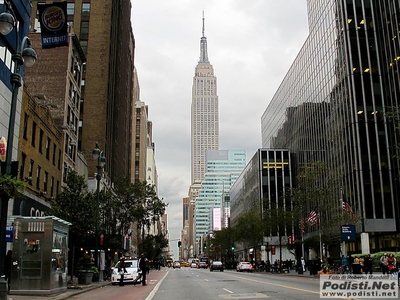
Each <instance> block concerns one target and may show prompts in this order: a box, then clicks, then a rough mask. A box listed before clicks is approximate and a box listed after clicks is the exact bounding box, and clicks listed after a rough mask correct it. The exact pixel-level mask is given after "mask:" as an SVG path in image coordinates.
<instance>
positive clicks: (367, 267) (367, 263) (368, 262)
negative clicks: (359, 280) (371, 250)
mask: <svg viewBox="0 0 400 300" xmlns="http://www.w3.org/2000/svg"><path fill="white" fill-rule="evenodd" d="M364 273H365V274H368V273H369V274H372V257H371V254H368V255H367V256H365V258H364Z"/></svg>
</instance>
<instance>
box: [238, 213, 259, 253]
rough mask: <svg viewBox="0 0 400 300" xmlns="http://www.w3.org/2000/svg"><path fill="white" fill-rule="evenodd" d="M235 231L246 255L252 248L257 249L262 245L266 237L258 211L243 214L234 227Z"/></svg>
mask: <svg viewBox="0 0 400 300" xmlns="http://www.w3.org/2000/svg"><path fill="white" fill-rule="evenodd" d="M234 231H235V233H236V238H237V241H238V242H240V243H241V244H242V245H243V247H244V249H245V252H246V254H247V253H248V250H249V249H250V248H254V249H257V247H258V246H260V245H261V242H262V238H263V235H264V228H263V224H262V219H261V215H260V213H259V212H258V211H256V210H250V211H248V212H245V213H244V214H242V215H241V216H240V217H239V219H238V221H237V224H236V225H235V227H234ZM255 257H256V255H255V253H254V258H255Z"/></svg>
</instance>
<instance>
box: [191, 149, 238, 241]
mask: <svg viewBox="0 0 400 300" xmlns="http://www.w3.org/2000/svg"><path fill="white" fill-rule="evenodd" d="M245 166H246V152H245V151H244V150H209V151H207V172H206V173H205V175H204V180H203V182H202V184H201V188H200V190H199V193H198V195H197V198H196V206H195V209H194V238H195V239H196V241H199V240H200V239H201V238H202V236H203V235H204V234H210V233H212V231H210V228H211V229H212V228H213V226H212V219H211V218H210V213H212V209H213V208H219V209H221V208H222V206H223V201H224V198H223V197H224V196H225V192H226V191H229V189H230V188H231V186H232V185H233V183H234V182H235V181H236V179H237V178H238V177H239V175H240V173H241V172H242V171H243V169H244V168H245ZM218 222H219V228H220V227H221V219H220V217H219V218H218Z"/></svg>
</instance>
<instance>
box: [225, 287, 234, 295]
mask: <svg viewBox="0 0 400 300" xmlns="http://www.w3.org/2000/svg"><path fill="white" fill-rule="evenodd" d="M223 290H224V291H226V292H228V293H231V294H233V292H232V291H230V290H228V289H226V288H223Z"/></svg>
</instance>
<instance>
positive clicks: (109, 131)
mask: <svg viewBox="0 0 400 300" xmlns="http://www.w3.org/2000/svg"><path fill="white" fill-rule="evenodd" d="M45 2H50V1H32V12H33V13H32V19H31V27H32V28H35V29H37V30H38V31H39V30H40V28H38V25H39V23H38V20H37V15H36V14H35V12H36V11H37V5H38V3H45ZM131 8H132V5H131V1H129V0H128V1H109V0H95V1H93V0H68V1H67V21H68V25H69V30H70V32H71V33H74V34H75V35H76V37H77V38H78V40H79V43H80V46H81V49H82V51H83V54H84V55H85V56H86V64H83V66H82V67H83V68H82V70H81V72H82V86H81V95H80V96H81V97H80V99H79V105H80V110H79V111H80V116H79V122H77V123H78V125H79V128H76V130H77V133H78V134H77V135H78V150H79V151H81V152H82V153H83V154H84V155H85V158H86V160H87V164H88V169H89V173H88V174H89V181H91V182H94V181H95V180H94V178H95V177H94V174H95V173H96V172H97V169H96V165H97V161H95V160H94V159H93V157H92V151H93V149H94V148H95V146H96V143H98V144H99V147H100V149H101V150H102V151H104V156H105V157H106V159H107V162H106V166H105V168H104V170H105V172H106V173H107V174H105V173H103V174H104V175H107V177H108V178H109V179H111V180H112V181H113V180H114V179H115V178H116V177H122V176H124V177H125V176H127V177H131V178H132V177H134V176H133V175H132V173H133V170H134V166H133V161H134V159H132V155H133V154H132V153H133V137H132V132H133V131H134V128H133V126H134V122H133V118H134V114H135V109H136V108H135V91H134V89H135V88H136V85H135V84H134V77H135V74H134V49H135V40H134V36H133V30H132V24H131ZM144 161H146V160H145V159H144ZM90 185H91V183H90V182H89V186H90Z"/></svg>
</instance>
